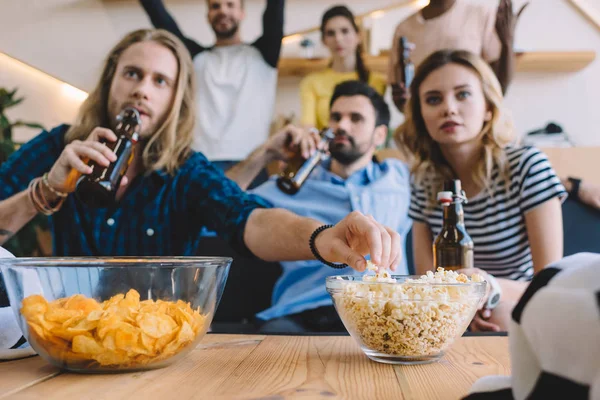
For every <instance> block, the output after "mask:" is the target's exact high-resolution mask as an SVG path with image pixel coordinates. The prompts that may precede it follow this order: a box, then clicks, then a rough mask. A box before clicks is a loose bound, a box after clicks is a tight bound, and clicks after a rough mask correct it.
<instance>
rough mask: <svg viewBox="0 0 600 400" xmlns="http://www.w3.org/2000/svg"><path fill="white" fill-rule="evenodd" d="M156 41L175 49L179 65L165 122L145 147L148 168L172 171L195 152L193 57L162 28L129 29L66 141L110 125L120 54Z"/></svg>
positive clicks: (145, 159) (82, 107) (107, 59)
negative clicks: (130, 48)
mask: <svg viewBox="0 0 600 400" xmlns="http://www.w3.org/2000/svg"><path fill="white" fill-rule="evenodd" d="M144 41H153V42H156V43H158V44H161V45H163V46H164V47H166V48H168V49H169V50H171V52H172V53H173V55H174V56H175V58H176V59H177V63H178V66H179V74H178V77H177V85H176V87H175V97H174V100H173V104H172V106H171V110H170V111H169V113H168V115H167V117H166V119H165V121H164V122H163V124H162V125H161V126H160V127H159V128H158V129H157V131H156V132H154V134H153V135H152V137H151V138H150V139H149V140H148V143H147V144H146V146H145V148H144V153H143V159H144V167H145V168H146V170H147V171H156V170H166V171H167V172H168V173H170V174H172V173H174V172H175V170H176V169H177V168H179V167H180V166H181V165H182V164H183V163H184V162H185V160H186V159H187V158H188V157H189V155H190V153H191V144H192V140H193V127H194V121H195V117H196V116H195V106H194V94H195V77H194V69H193V65H192V59H191V57H190V54H189V52H188V50H187V49H186V47H185V46H184V45H183V43H182V42H181V41H180V40H179V39H178V38H177V37H175V36H174V35H172V34H171V33H169V32H167V31H164V30H161V29H140V30H137V31H134V32H131V33H129V34H128V35H127V36H125V37H124V38H123V39H121V41H120V42H119V43H118V44H117V45H116V46H115V47H113V49H112V50H111V51H110V53H109V54H108V57H107V58H106V61H105V62H104V68H103V69H102V74H101V75H100V80H99V81H98V84H97V85H96V88H95V89H94V90H92V92H91V93H90V94H89V96H88V98H87V99H86V100H85V101H84V102H83V104H82V105H81V107H80V108H79V112H78V114H77V118H76V120H75V123H74V124H73V125H72V126H71V127H70V128H69V130H68V131H67V133H66V135H65V141H66V143H70V142H72V141H74V140H85V139H86V138H87V137H88V135H89V134H90V133H91V132H92V130H93V129H94V128H96V127H98V126H100V127H105V128H108V127H110V123H109V120H108V119H109V116H108V96H109V91H110V86H111V83H112V80H113V77H114V75H115V72H116V69H117V64H118V62H119V58H120V57H121V55H122V54H123V52H125V50H127V49H128V48H129V47H130V46H131V45H133V44H135V43H139V42H144Z"/></svg>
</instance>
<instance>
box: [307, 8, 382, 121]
mask: <svg viewBox="0 0 600 400" xmlns="http://www.w3.org/2000/svg"><path fill="white" fill-rule="evenodd" d="M321 39H322V41H323V43H324V44H325V46H327V48H328V49H329V51H330V53H331V64H330V65H329V67H328V68H327V69H325V70H323V71H319V72H314V73H311V74H309V75H308V76H306V77H305V78H304V79H303V80H302V82H301V83H300V98H301V106H302V116H301V120H300V122H301V124H302V125H303V126H305V127H310V128H317V129H318V130H322V129H323V128H325V127H326V126H327V124H328V123H329V103H330V100H331V95H332V94H333V90H334V88H335V87H336V85H337V84H338V83H341V82H344V81H348V80H360V81H361V82H365V83H367V84H369V85H371V86H372V87H373V88H375V90H377V92H378V93H379V94H381V95H383V94H384V92H385V89H386V85H387V83H386V80H385V77H384V76H383V75H381V74H378V73H375V72H371V71H369V69H368V68H367V66H366V65H365V62H364V60H363V56H362V45H361V37H360V31H359V28H358V25H357V24H356V21H355V19H354V15H353V14H352V12H351V11H350V10H349V9H348V8H347V7H345V6H335V7H332V8H330V9H329V10H327V11H325V14H323V17H322V20H321Z"/></svg>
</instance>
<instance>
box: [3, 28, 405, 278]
mask: <svg viewBox="0 0 600 400" xmlns="http://www.w3.org/2000/svg"><path fill="white" fill-rule="evenodd" d="M193 93H194V75H193V69H192V61H191V58H190V56H189V54H188V52H187V50H186V48H185V46H184V45H183V43H182V42H181V41H180V40H179V39H177V38H176V37H175V36H173V35H172V34H170V33H168V32H166V31H162V30H138V31H135V32H132V33H130V34H128V35H127V36H125V38H123V39H122V40H121V41H120V42H119V43H118V44H117V45H116V46H115V47H114V48H113V50H112V51H111V52H110V53H109V55H108V57H107V60H106V62H105V64H104V68H103V71H102V74H101V77H100V80H99V83H98V85H97V87H96V88H95V89H94V90H93V91H92V93H91V94H90V96H89V98H88V99H87V100H86V101H85V102H84V104H83V105H82V107H81V109H80V113H79V115H78V117H77V121H76V122H75V124H74V125H73V126H71V127H69V126H67V125H61V126H59V127H57V128H55V129H52V130H51V131H49V132H46V131H44V132H42V133H40V134H39V135H38V136H37V137H35V138H34V139H33V140H31V141H30V142H28V143H26V144H25V145H23V146H22V147H21V148H20V149H19V151H18V152H16V153H15V154H14V155H13V156H12V157H11V158H10V159H9V160H8V161H6V162H5V163H4V164H3V165H2V167H1V168H0V182H1V183H2V184H1V185H0V198H1V199H2V201H0V244H1V243H3V242H4V241H5V240H7V239H8V238H9V237H10V236H11V235H12V234H13V232H17V231H18V230H19V229H21V228H22V227H23V225H25V224H26V223H27V222H28V221H30V220H31V219H32V218H33V217H34V216H35V215H36V214H38V213H40V212H41V213H44V214H46V215H49V216H50V221H51V226H52V234H53V238H54V254H55V255H57V256H124V255H128V256H144V255H155V256H191V255H194V254H195V251H196V248H197V245H198V243H199V241H200V240H201V235H200V229H201V227H202V226H203V225H206V226H208V227H209V228H211V229H213V230H215V231H216V232H217V233H218V234H219V235H221V236H222V237H224V238H226V239H227V240H229V242H230V243H231V244H232V246H233V247H234V248H235V249H236V250H238V251H240V252H242V253H252V254H254V255H255V256H257V257H260V258H263V259H265V260H268V261H274V260H302V259H312V258H319V259H320V260H321V261H323V262H325V263H347V264H349V265H350V266H352V267H354V268H356V269H358V270H364V269H365V268H366V260H365V258H364V256H365V255H366V254H370V255H371V258H372V260H373V261H374V262H376V263H378V264H379V265H380V266H382V267H392V268H395V265H396V264H397V263H398V262H399V255H400V246H399V244H400V238H399V236H398V234H397V233H395V232H394V231H392V230H391V229H389V228H385V227H383V226H382V225H380V224H378V223H376V222H375V221H374V220H372V219H370V218H368V217H366V216H364V215H362V214H360V213H357V212H355V213H352V214H350V215H348V216H347V217H346V218H344V219H343V220H342V221H341V222H339V223H338V224H337V225H335V226H329V225H327V226H324V225H323V224H321V223H319V222H318V221H316V220H313V219H309V218H302V217H299V216H297V215H295V214H293V213H291V212H289V211H285V210H282V209H268V206H267V205H266V204H265V203H264V202H263V201H262V200H260V198H258V197H255V196H252V195H249V194H246V193H244V192H243V191H242V190H241V189H240V188H239V186H237V185H236V184H235V183H234V182H232V181H230V180H228V179H227V178H226V177H225V176H224V175H223V173H222V172H221V171H220V170H219V169H218V168H216V167H214V166H212V165H211V163H210V162H209V161H208V160H207V159H206V158H205V157H204V156H203V155H202V154H201V153H196V152H194V151H193V150H191V148H190V144H191V141H192V127H193V120H194V104H193V100H194V99H193ZM125 107H134V108H135V109H137V110H138V111H139V113H140V115H141V119H142V129H141V133H140V140H139V143H138V145H137V146H136V148H135V151H134V157H133V161H132V162H131V164H130V167H129V168H128V169H127V172H126V174H125V176H124V178H123V180H122V182H121V187H120V188H119V189H118V191H117V193H116V202H115V203H114V204H113V205H112V206H110V207H106V208H94V207H90V206H89V205H87V204H85V203H83V202H82V201H81V200H80V199H79V198H78V197H77V196H74V195H72V193H73V192H74V190H75V181H74V180H73V179H70V176H72V171H77V173H78V174H82V175H83V174H89V173H91V171H92V168H91V167H90V166H89V165H88V164H86V162H85V161H86V160H88V159H89V160H92V161H94V162H95V163H97V164H98V165H101V166H106V165H108V164H109V163H110V162H112V161H115V159H116V156H115V154H114V153H113V152H112V151H111V150H110V148H109V147H108V146H106V145H104V144H103V143H102V142H103V141H109V142H114V141H115V140H116V139H117V137H116V135H115V134H114V132H113V129H115V125H116V122H115V120H116V116H117V115H118V114H119V113H120V112H121V110H123V109H124V108H125Z"/></svg>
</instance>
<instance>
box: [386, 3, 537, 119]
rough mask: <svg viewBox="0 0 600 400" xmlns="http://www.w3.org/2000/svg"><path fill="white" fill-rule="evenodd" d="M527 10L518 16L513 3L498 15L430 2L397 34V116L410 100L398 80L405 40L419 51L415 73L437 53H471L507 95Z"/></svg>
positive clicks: (477, 7)
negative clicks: (517, 33)
mask: <svg viewBox="0 0 600 400" xmlns="http://www.w3.org/2000/svg"><path fill="white" fill-rule="evenodd" d="M527 4H528V3H525V4H524V5H523V6H522V7H521V9H520V10H519V11H518V12H517V14H516V15H515V14H513V7H512V1H511V0H500V4H499V6H498V9H497V10H494V9H493V8H491V7H489V6H488V5H485V4H480V3H479V2H472V1H467V0H431V1H430V2H429V4H428V5H427V6H425V7H423V9H421V10H420V11H418V12H416V13H415V14H413V15H412V16H410V17H408V18H407V19H406V20H404V21H403V22H401V23H400V24H399V25H398V27H397V28H396V31H395V33H394V39H393V42H392V49H391V53H390V62H389V68H388V82H389V83H390V85H391V86H392V98H393V100H394V103H395V104H396V107H397V108H398V110H399V111H400V112H403V109H404V105H405V104H406V101H407V98H408V96H409V95H410V93H409V91H407V89H406V88H405V86H404V82H398V78H397V76H398V73H397V70H398V68H399V62H400V60H399V51H400V48H399V47H400V43H399V42H400V38H401V37H402V36H404V37H406V38H407V39H408V41H409V42H411V43H412V44H414V46H415V47H414V49H413V50H412V51H411V60H412V62H413V63H414V64H415V67H418V66H419V64H420V63H421V62H422V61H423V60H424V59H425V58H427V56H429V55H430V54H431V53H433V52H435V51H438V50H443V49H457V50H467V51H470V52H471V53H475V54H477V55H479V56H480V57H481V58H483V59H484V60H485V61H486V62H488V63H489V64H490V66H491V67H492V69H493V70H494V73H495V74H496V76H497V78H498V80H499V81H500V85H501V87H502V91H503V92H506V89H507V88H508V85H509V84H510V82H511V80H512V78H513V75H514V70H515V54H514V51H513V46H514V38H515V28H516V24H517V21H518V19H519V17H520V16H521V13H522V12H523V10H524V9H525V7H526V6H527Z"/></svg>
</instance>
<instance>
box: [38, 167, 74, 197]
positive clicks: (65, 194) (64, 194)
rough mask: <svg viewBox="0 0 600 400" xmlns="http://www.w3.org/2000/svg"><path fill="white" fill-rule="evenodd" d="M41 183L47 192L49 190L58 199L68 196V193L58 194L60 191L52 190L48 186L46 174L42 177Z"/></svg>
mask: <svg viewBox="0 0 600 400" xmlns="http://www.w3.org/2000/svg"><path fill="white" fill-rule="evenodd" d="M42 183H43V184H44V186H46V187H47V188H48V190H50V191H51V192H52V193H54V194H55V195H57V196H58V197H67V196H68V195H69V193H65V192H60V191H58V190H56V189H54V188H53V187H52V186H50V183H49V182H48V173H47V172H46V173H45V174H44V175H43V176H42Z"/></svg>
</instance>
